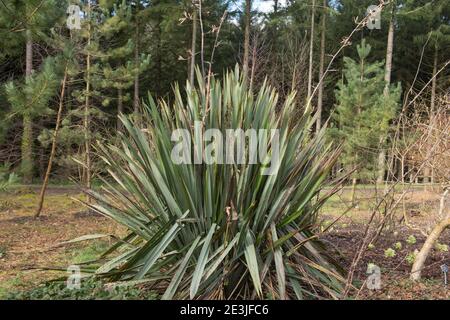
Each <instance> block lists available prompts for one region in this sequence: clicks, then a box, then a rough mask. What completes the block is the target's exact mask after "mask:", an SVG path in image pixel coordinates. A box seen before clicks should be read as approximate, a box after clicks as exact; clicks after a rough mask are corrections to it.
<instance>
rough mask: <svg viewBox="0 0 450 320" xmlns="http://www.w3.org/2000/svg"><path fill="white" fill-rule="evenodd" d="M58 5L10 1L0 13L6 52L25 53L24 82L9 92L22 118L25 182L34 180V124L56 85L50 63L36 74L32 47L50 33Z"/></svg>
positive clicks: (14, 112) (52, 0)
mask: <svg viewBox="0 0 450 320" xmlns="http://www.w3.org/2000/svg"><path fill="white" fill-rule="evenodd" d="M58 2H60V1H56V0H48V1H39V0H30V1H7V2H6V3H5V2H3V3H2V7H1V10H0V18H1V23H0V26H4V27H5V29H6V30H5V29H3V30H2V33H1V34H4V33H5V32H6V40H7V41H6V42H8V43H9V44H7V45H6V47H7V49H15V50H17V49H18V48H19V47H22V48H23V49H22V50H23V51H24V52H25V77H24V80H23V81H22V83H15V84H12V83H9V84H8V88H7V90H6V95H7V97H8V101H9V102H10V104H11V108H12V115H20V116H21V117H22V146H21V159H22V161H21V173H22V175H23V181H24V182H25V183H31V181H32V178H33V167H34V163H33V144H34V134H33V121H34V118H35V117H36V116H38V115H40V111H42V109H46V107H47V103H48V101H49V99H50V98H51V96H52V95H53V94H54V91H52V90H54V88H53V87H52V86H53V85H54V84H55V83H56V82H55V79H54V77H53V76H52V73H53V71H51V66H50V60H47V62H46V63H44V67H43V68H42V69H43V71H42V74H40V75H37V74H36V73H34V72H33V69H34V68H35V66H34V54H33V47H34V43H35V42H36V41H39V40H40V36H41V33H44V32H45V31H46V30H48V29H49V26H51V25H52V23H53V22H54V20H55V19H57V18H58V14H59V13H60V10H59V6H57V3H58ZM9 41H10V42H9ZM7 51H8V50H5V51H4V52H2V53H0V60H1V59H2V58H4V57H5V56H7V55H8V54H7ZM40 81H42V82H40Z"/></svg>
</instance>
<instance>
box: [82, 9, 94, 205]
mask: <svg viewBox="0 0 450 320" xmlns="http://www.w3.org/2000/svg"><path fill="white" fill-rule="evenodd" d="M90 13H91V2H90V1H88V16H89V18H88V19H91V16H90ZM90 44H91V22H90V21H89V24H88V46H89V45H90ZM90 91H91V54H90V53H88V54H87V56H86V98H85V104H84V119H83V126H84V128H83V129H84V149H85V186H86V188H87V189H90V188H91V174H92V173H91V132H90V127H91V117H90V94H91V92H90ZM87 202H88V203H90V197H88V199H87Z"/></svg>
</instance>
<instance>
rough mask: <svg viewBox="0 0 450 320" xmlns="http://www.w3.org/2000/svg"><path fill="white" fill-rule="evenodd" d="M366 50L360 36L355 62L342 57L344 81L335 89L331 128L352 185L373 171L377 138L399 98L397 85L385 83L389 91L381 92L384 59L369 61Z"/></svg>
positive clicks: (374, 169) (390, 116)
mask: <svg viewBox="0 0 450 320" xmlns="http://www.w3.org/2000/svg"><path fill="white" fill-rule="evenodd" d="M370 51H371V46H370V45H368V44H366V42H365V40H364V39H363V40H362V42H361V44H360V45H358V46H357V52H358V56H359V61H355V60H353V59H351V58H348V57H345V59H344V63H345V68H344V80H342V81H340V82H339V83H338V88H337V90H336V100H337V106H336V113H335V114H334V119H335V120H336V125H337V127H335V128H333V129H332V131H331V132H332V134H333V135H334V136H335V137H336V138H338V139H341V140H342V141H343V155H342V158H341V159H342V163H343V165H344V167H345V168H347V171H354V173H353V175H352V178H353V185H354V186H355V185H356V182H357V179H367V178H370V174H371V173H374V172H376V165H377V161H376V160H377V151H378V146H379V141H380V137H382V136H385V135H387V132H388V130H389V123H390V120H391V119H392V118H393V117H394V116H395V111H396V107H397V103H398V101H399V98H400V86H399V85H397V86H395V87H394V86H389V88H388V89H387V90H389V94H388V95H385V94H384V90H385V81H384V68H383V65H384V62H374V63H369V62H368V61H367V59H368V56H369V54H370Z"/></svg>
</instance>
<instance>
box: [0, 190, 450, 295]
mask: <svg viewBox="0 0 450 320" xmlns="http://www.w3.org/2000/svg"><path fill="white" fill-rule="evenodd" d="M374 193H375V191H374V189H373V188H371V187H366V188H364V187H361V188H358V190H357V192H356V199H357V202H356V203H357V204H358V205H357V206H356V207H355V208H352V209H351V210H349V211H348V207H349V200H350V191H349V189H344V190H342V191H341V192H340V193H339V194H337V195H335V196H333V197H332V198H331V199H330V200H329V201H328V202H327V204H326V205H325V206H324V208H323V210H322V212H321V213H320V215H319V220H320V223H321V227H322V228H323V229H324V230H325V229H326V232H324V233H323V234H322V236H321V239H322V240H323V241H324V242H325V243H326V244H328V245H329V248H330V252H331V253H332V255H333V256H334V257H336V259H337V260H338V261H339V262H340V263H341V264H342V265H343V267H344V268H345V269H348V268H349V266H350V265H351V262H352V259H353V257H354V255H355V253H356V251H357V248H358V247H359V246H360V243H361V239H362V238H363V236H364V230H365V227H366V226H367V222H368V221H369V219H370V216H371V212H372V209H373V207H374V204H375V200H374V198H375V194H374ZM38 194H39V193H38V188H30V187H17V188H13V189H11V190H10V191H8V192H4V193H2V194H0V299H2V298H5V297H6V296H7V294H8V293H10V292H17V291H21V290H28V289H30V288H33V287H35V286H37V285H38V284H39V283H42V282H44V281H47V280H50V279H53V278H56V277H64V276H67V273H65V272H64V271H63V272H61V271H59V272H58V271H48V270H47V271H42V269H46V268H51V269H55V268H56V269H57V268H60V269H61V270H66V269H67V267H68V266H69V265H72V264H79V263H82V262H86V261H91V260H94V259H96V258H97V257H98V256H99V255H100V254H101V253H102V252H103V251H104V250H105V249H106V248H107V247H108V246H109V245H110V244H111V243H112V242H111V238H108V237H106V238H102V239H97V240H90V241H87V242H82V243H72V244H62V242H64V241H67V240H71V239H74V238H77V237H80V236H83V235H86V234H106V235H115V236H122V235H123V234H124V232H125V230H124V229H123V228H122V227H120V226H118V225H117V224H115V223H114V222H112V221H110V220H108V219H106V218H104V217H102V216H100V215H96V214H91V213H88V212H86V211H85V208H84V207H83V205H82V204H80V203H79V202H78V201H76V200H75V199H83V196H82V195H81V194H79V193H78V192H77V191H76V190H75V189H73V188H72V187H58V188H56V187H52V188H50V189H49V192H48V196H47V198H46V202H45V205H44V210H43V212H42V215H41V217H40V218H38V219H34V218H33V214H34V210H35V208H36V203H37V198H38ZM439 196H440V194H439V190H438V189H437V188H436V190H435V191H433V190H427V191H426V190H423V188H414V190H412V191H411V192H410V193H408V194H407V195H406V197H405V202H404V203H402V205H401V206H400V209H398V210H397V211H398V212H397V213H396V218H395V219H394V220H395V221H397V222H398V223H397V225H396V226H395V228H393V227H391V228H390V229H387V230H384V231H383V233H382V234H381V235H380V237H379V238H378V240H377V241H376V242H375V243H374V244H373V246H371V248H370V249H368V250H367V251H366V253H365V254H364V256H363V258H362V260H361V262H360V263H359V265H358V267H357V268H356V272H355V277H354V279H355V283H356V284H362V283H363V282H364V281H365V280H366V279H367V276H368V275H367V274H366V271H367V265H368V264H369V263H373V264H376V265H377V266H379V267H380V268H381V289H380V290H369V289H367V287H366V286H362V288H363V289H362V290H360V291H359V292H354V293H352V294H353V297H352V298H357V299H450V290H449V288H448V287H446V286H444V285H443V276H442V273H441V271H440V266H441V265H442V264H443V263H447V264H450V253H449V252H448V247H450V230H447V231H445V232H444V234H443V235H442V237H441V238H440V240H439V242H440V244H441V246H440V247H439V248H434V249H433V250H432V252H431V254H430V256H429V257H428V259H427V261H426V267H425V269H424V270H423V273H422V274H423V281H421V282H419V283H412V282H411V281H409V272H410V270H411V264H410V262H408V258H407V257H408V255H410V254H411V253H412V252H414V250H416V249H420V248H421V246H422V244H423V242H424V241H425V236H424V235H423V234H422V232H420V230H423V231H425V232H426V231H427V230H428V229H429V228H430V227H432V226H433V224H434V223H435V215H436V214H435V213H436V212H437V208H438V205H439ZM403 210H405V212H406V215H407V217H408V222H409V227H407V226H405V224H404V223H403V221H401V220H402V217H403ZM337 218H339V220H338V221H337V222H335V223H333V222H334V221H335V220H336V219H337ZM412 226H414V227H413V228H412ZM393 229H395V230H393ZM410 236H414V238H415V239H416V242H415V243H411V242H412V241H407V239H408V238H410V239H411V237H410ZM398 243H400V244H401V248H400V245H399V244H398ZM445 245H447V251H445V249H446V248H445ZM389 248H392V249H394V250H395V256H393V257H386V256H385V250H386V249H389ZM36 268H40V270H38V269H36Z"/></svg>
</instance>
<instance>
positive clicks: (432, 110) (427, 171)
mask: <svg viewBox="0 0 450 320" xmlns="http://www.w3.org/2000/svg"><path fill="white" fill-rule="evenodd" d="M437 60H438V49H437V46H435V48H434V58H433V74H432V77H433V78H432V80H431V100H430V117H429V118H430V120H429V125H428V135H427V140H428V141H427V149H428V151H427V154H426V160H425V161H426V162H428V161H430V160H431V159H430V158H431V149H432V147H433V146H432V144H433V143H432V139H431V136H432V132H433V126H434V114H435V112H436V110H435V108H436V78H437V77H436V73H437ZM431 172H432V168H431V166H429V165H426V166H425V168H424V170H423V182H424V183H429V182H430V181H431V182H432V183H433V182H434V181H433V180H434V178H433V176H432V174H431ZM430 176H431V180H430Z"/></svg>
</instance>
